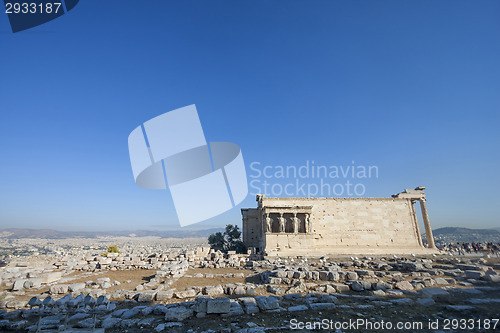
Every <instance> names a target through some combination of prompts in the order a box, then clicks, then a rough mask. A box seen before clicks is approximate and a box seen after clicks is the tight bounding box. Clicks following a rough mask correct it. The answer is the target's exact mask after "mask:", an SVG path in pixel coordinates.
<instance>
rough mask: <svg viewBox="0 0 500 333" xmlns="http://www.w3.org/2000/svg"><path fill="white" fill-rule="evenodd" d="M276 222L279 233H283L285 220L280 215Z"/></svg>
mask: <svg viewBox="0 0 500 333" xmlns="http://www.w3.org/2000/svg"><path fill="white" fill-rule="evenodd" d="M278 221H279V223H280V232H285V224H286V219H285V218H284V217H283V214H280V217H278Z"/></svg>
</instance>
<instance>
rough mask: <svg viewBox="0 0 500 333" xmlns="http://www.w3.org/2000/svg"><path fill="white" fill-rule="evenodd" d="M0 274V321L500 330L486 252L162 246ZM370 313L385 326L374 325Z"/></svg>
mask: <svg viewBox="0 0 500 333" xmlns="http://www.w3.org/2000/svg"><path fill="white" fill-rule="evenodd" d="M0 279H1V280H0V281H1V283H0V285H1V286H2V290H1V291H0V331H15V332H24V331H36V329H37V328H42V329H44V330H53V331H56V330H64V329H89V328H92V327H96V328H99V329H104V330H106V331H108V332H136V331H140V332H161V331H168V332H243V333H244V332H264V331H266V332H267V331H269V332H279V331H287V330H292V328H296V329H299V331H300V330H302V331H313V330H314V328H316V329H319V328H320V327H321V328H322V329H323V330H325V331H332V332H358V331H359V332H365V331H366V332H368V331H371V330H373V331H379V332H380V331H395V332H396V331H404V332H426V331H429V332H434V331H435V332H441V331H450V332H461V331H464V327H466V330H467V331H470V332H472V331H477V332H484V331H500V324H497V323H496V322H498V319H499V318H498V317H499V316H500V311H498V309H500V259H499V258H489V257H487V256H484V257H464V256H462V257H460V256H459V257H457V256H449V255H445V254H440V255H434V256H423V257H419V256H408V257H400V256H378V257H362V258H358V257H335V258H328V257H323V258H317V259H312V258H300V257H299V258H279V257H272V258H270V257H262V256H257V255H253V254H236V253H234V252H229V253H227V254H223V253H221V252H218V251H213V250H210V249H209V248H207V247H198V248H194V249H192V250H182V249H172V248H170V249H168V250H167V251H158V252H157V251H142V252H141V253H138V252H137V251H136V252H135V253H125V252H124V251H122V252H121V253H119V254H118V253H110V254H108V255H107V256H102V255H100V254H94V255H91V254H90V253H85V254H81V253H79V254H78V255H75V256H65V257H64V258H57V260H55V261H53V262H52V264H50V265H44V266H38V267H28V266H26V267H18V266H15V267H13V266H11V265H9V266H7V267H2V268H0ZM453 320H455V321H453ZM495 320H496V321H495ZM353 322H354V323H356V325H358V326H355V325H354V326H353ZM381 323H385V325H389V324H390V325H394V326H392V327H391V328H388V327H387V326H385V327H383V328H381V327H380V326H377V327H375V328H374V327H373V325H381ZM361 324H364V325H365V326H360V325H361ZM312 325H316V326H312ZM319 325H322V326H319ZM339 325H340V326H339ZM342 325H344V326H342ZM346 325H347V326H346ZM366 325H368V326H366ZM369 325H372V326H369ZM396 325H413V326H411V327H409V326H407V327H402V328H400V329H398V328H397V327H396ZM418 325H422V326H421V327H419V326H418ZM436 325H437V326H436ZM457 325H458V326H457ZM460 325H462V326H460ZM463 325H466V326H463Z"/></svg>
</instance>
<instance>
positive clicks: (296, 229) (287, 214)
mask: <svg viewBox="0 0 500 333" xmlns="http://www.w3.org/2000/svg"><path fill="white" fill-rule="evenodd" d="M311 210H312V206H294V207H269V206H267V207H262V232H263V233H264V234H311V233H312V230H313V229H312V222H311V218H310V217H311Z"/></svg>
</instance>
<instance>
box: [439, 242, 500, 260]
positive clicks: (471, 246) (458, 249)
mask: <svg viewBox="0 0 500 333" xmlns="http://www.w3.org/2000/svg"><path fill="white" fill-rule="evenodd" d="M436 247H437V248H438V249H440V250H442V251H447V252H450V253H457V254H459V255H465V254H473V253H474V254H480V253H482V254H485V253H487V254H491V255H496V256H497V257H499V256H500V243H492V242H490V243H475V242H472V243H459V242H457V243H449V244H440V243H437V244H436Z"/></svg>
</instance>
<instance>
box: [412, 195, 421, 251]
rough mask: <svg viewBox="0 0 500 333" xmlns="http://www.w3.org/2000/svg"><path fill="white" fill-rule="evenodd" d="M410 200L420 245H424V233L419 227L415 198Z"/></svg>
mask: <svg viewBox="0 0 500 333" xmlns="http://www.w3.org/2000/svg"><path fill="white" fill-rule="evenodd" d="M410 202H411V203H410V210H411V216H412V218H413V222H414V223H415V230H416V234H417V241H418V245H420V246H422V247H424V244H423V243H422V234H421V233H420V228H419V227H418V220H417V212H416V211H415V200H411V201H410Z"/></svg>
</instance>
